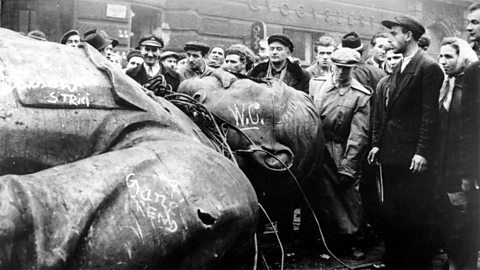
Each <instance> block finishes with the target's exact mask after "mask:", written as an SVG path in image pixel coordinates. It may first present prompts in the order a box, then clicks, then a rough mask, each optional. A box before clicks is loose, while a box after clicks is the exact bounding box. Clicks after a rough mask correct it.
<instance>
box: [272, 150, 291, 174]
mask: <svg viewBox="0 0 480 270" xmlns="http://www.w3.org/2000/svg"><path fill="white" fill-rule="evenodd" d="M272 154H273V155H274V156H271V155H268V154H267V156H265V165H266V166H267V168H269V169H270V170H275V171H285V170H287V169H290V168H291V167H292V165H293V161H294V157H293V153H292V151H291V150H290V148H288V147H285V148H284V149H280V150H278V151H276V152H275V153H272ZM285 165H286V166H285Z"/></svg>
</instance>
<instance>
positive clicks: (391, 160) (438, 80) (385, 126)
mask: <svg viewBox="0 0 480 270" xmlns="http://www.w3.org/2000/svg"><path fill="white" fill-rule="evenodd" d="M400 68H401V65H398V66H397V67H396V68H395V70H394V71H393V73H392V75H391V76H390V77H389V78H388V81H387V85H386V88H388V90H387V92H388V93H387V95H388V104H387V106H386V110H385V114H384V117H383V119H380V122H378V120H377V122H376V123H374V129H373V138H372V140H373V142H372V144H373V146H376V147H379V148H380V160H381V162H382V163H384V164H389V165H407V166H408V165H410V163H411V160H412V158H413V156H414V155H415V154H417V155H420V156H422V157H424V158H426V159H427V162H429V161H432V160H433V158H434V157H435V153H436V151H437V150H438V149H437V148H438V147H436V139H435V135H436V134H435V133H436V132H437V128H438V96H439V92H440V88H441V86H442V83H443V79H444V74H443V72H442V69H441V68H440V66H439V65H438V64H437V63H436V62H435V60H434V59H433V58H432V57H430V56H429V55H428V54H427V53H425V52H424V51H422V50H418V51H417V52H416V53H415V55H414V56H413V58H412V60H411V61H410V63H408V64H407V65H406V67H405V69H404V70H403V72H401V70H400Z"/></svg>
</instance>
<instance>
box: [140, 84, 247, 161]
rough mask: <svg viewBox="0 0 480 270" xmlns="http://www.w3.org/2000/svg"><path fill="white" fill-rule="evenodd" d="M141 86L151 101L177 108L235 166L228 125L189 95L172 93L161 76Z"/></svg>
mask: <svg viewBox="0 0 480 270" xmlns="http://www.w3.org/2000/svg"><path fill="white" fill-rule="evenodd" d="M143 86H144V87H145V88H146V89H147V95H149V96H150V97H152V98H153V99H156V98H157V97H163V98H164V99H166V100H168V101H170V102H171V103H172V104H173V105H175V106H176V107H177V108H179V109H180V110H181V111H182V112H183V113H185V114H186V115H187V116H188V117H189V118H190V119H192V121H193V122H194V123H195V124H196V125H197V126H198V127H199V128H200V129H201V130H202V132H203V133H204V134H205V136H207V138H208V139H210V140H211V141H212V142H213V143H214V144H215V146H217V147H218V149H217V150H218V151H219V152H221V153H222V154H223V155H224V156H226V157H227V158H229V159H230V160H232V161H233V162H234V163H235V164H237V161H236V160H235V157H234V155H233V151H232V150H231V149H230V147H229V146H228V144H227V131H228V129H227V128H224V127H225V125H228V126H231V125H230V124H229V123H227V122H226V121H225V120H223V119H221V118H220V117H218V116H216V115H214V114H213V113H212V112H210V110H208V109H207V108H206V107H205V106H204V105H203V104H201V103H199V102H198V101H197V100H195V99H194V98H192V97H190V96H189V95H186V94H182V93H176V92H173V91H172V87H171V86H170V85H169V84H168V83H167V81H166V80H165V77H164V76H163V75H158V76H156V77H154V78H152V79H150V80H148V81H147V82H146V83H145V84H144V85H143ZM218 123H220V125H219V124H218ZM237 165H238V164H237Z"/></svg>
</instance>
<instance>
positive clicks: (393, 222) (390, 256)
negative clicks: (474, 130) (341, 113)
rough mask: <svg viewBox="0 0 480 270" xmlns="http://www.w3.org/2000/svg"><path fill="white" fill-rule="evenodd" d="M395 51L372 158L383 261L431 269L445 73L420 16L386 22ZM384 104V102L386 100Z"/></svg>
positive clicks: (374, 130)
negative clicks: (378, 185)
mask: <svg viewBox="0 0 480 270" xmlns="http://www.w3.org/2000/svg"><path fill="white" fill-rule="evenodd" d="M382 25H383V26H385V27H387V28H389V29H390V34H391V35H392V37H391V43H392V46H393V48H394V52H395V53H401V54H403V61H402V62H401V63H400V64H399V65H397V66H396V67H395V69H394V70H393V73H392V75H390V77H388V82H387V84H388V90H387V94H386V96H387V97H386V100H385V102H386V104H387V105H386V109H385V110H386V111H385V112H384V113H383V118H382V119H380V120H377V119H376V118H375V121H374V127H373V138H372V145H373V148H372V150H371V151H370V153H369V155H368V159H369V162H371V163H373V162H376V161H379V162H380V163H381V165H380V166H381V168H382V170H381V171H382V172H383V174H382V175H383V194H384V203H383V211H384V215H383V216H384V220H383V224H384V232H385V234H384V236H385V255H384V260H385V264H386V265H387V267H388V268H401V269H428V268H430V267H431V263H432V257H433V250H432V248H431V241H432V239H429V236H431V231H432V228H431V223H432V216H431V215H432V209H433V200H432V199H433V197H434V194H433V190H434V181H433V177H432V165H433V161H434V160H435V157H436V155H437V151H438V147H436V138H435V136H436V134H435V133H436V132H437V128H438V96H439V92H440V88H441V87H442V84H443V79H444V75H443V71H442V69H441V68H440V66H439V65H438V64H437V62H436V61H435V60H434V59H433V58H431V57H430V56H429V55H428V54H427V53H426V52H425V51H423V50H422V49H420V48H419V46H418V40H419V38H420V37H421V36H422V35H423V34H424V33H425V28H424V27H423V26H422V24H421V23H420V22H418V21H417V20H416V19H414V18H411V17H407V16H399V17H395V18H394V19H393V20H384V21H382ZM382 102H383V101H382Z"/></svg>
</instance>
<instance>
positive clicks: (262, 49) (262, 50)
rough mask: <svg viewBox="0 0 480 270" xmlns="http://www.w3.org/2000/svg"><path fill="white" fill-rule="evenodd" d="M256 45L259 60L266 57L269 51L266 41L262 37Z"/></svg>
mask: <svg viewBox="0 0 480 270" xmlns="http://www.w3.org/2000/svg"><path fill="white" fill-rule="evenodd" d="M258 45H259V50H258V56H259V57H260V59H261V60H266V59H268V58H269V56H270V53H269V52H268V42H267V41H266V40H264V39H263V40H260V41H259V42H258Z"/></svg>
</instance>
